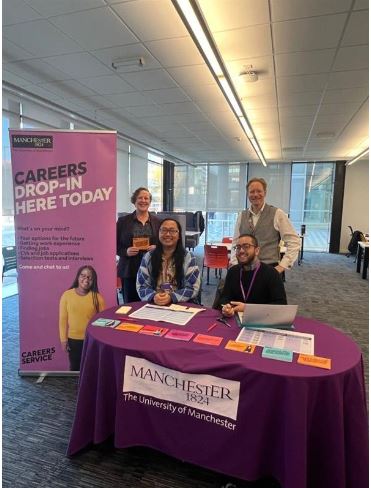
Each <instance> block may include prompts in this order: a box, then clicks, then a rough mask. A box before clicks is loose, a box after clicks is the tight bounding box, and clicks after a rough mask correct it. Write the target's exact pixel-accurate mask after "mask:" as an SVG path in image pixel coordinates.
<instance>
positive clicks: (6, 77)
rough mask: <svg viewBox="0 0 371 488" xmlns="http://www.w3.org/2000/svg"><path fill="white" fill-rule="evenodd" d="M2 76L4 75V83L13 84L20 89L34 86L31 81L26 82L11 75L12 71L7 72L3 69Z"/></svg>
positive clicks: (19, 77)
mask: <svg viewBox="0 0 371 488" xmlns="http://www.w3.org/2000/svg"><path fill="white" fill-rule="evenodd" d="M2 75H3V82H7V83H11V84H12V85H16V86H20V87H23V86H27V85H28V86H30V85H32V82H31V81H30V80H26V79H24V78H22V77H21V76H18V75H16V74H14V73H11V72H10V71H7V70H6V69H4V68H3V72H2Z"/></svg>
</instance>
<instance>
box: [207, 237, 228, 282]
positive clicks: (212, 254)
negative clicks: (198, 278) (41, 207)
mask: <svg viewBox="0 0 371 488" xmlns="http://www.w3.org/2000/svg"><path fill="white" fill-rule="evenodd" d="M228 264H229V259H228V250H227V248H226V247H225V246H213V245H212V244H205V246H204V262H203V265H202V274H203V272H204V268H205V267H206V268H207V284H208V285H209V274H210V268H213V269H215V275H216V276H217V270H219V278H221V277H222V269H228Z"/></svg>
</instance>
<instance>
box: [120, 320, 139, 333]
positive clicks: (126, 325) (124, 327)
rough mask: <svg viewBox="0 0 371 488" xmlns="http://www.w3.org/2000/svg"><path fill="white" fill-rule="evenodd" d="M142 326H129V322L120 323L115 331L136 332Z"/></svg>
mask: <svg viewBox="0 0 371 488" xmlns="http://www.w3.org/2000/svg"><path fill="white" fill-rule="evenodd" d="M142 327H143V325H138V324H130V323H129V322H125V323H123V322H121V324H119V325H118V326H117V327H115V329H117V330H126V331H127V332H138V331H139V330H140V329H141V328H142Z"/></svg>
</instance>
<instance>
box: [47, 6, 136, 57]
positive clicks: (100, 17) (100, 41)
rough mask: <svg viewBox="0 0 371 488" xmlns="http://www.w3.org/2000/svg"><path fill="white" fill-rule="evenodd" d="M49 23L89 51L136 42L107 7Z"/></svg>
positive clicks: (65, 16) (64, 16)
mask: <svg viewBox="0 0 371 488" xmlns="http://www.w3.org/2000/svg"><path fill="white" fill-rule="evenodd" d="M50 21H51V22H52V23H53V24H54V25H56V26H57V27H58V28H59V29H60V30H61V31H63V32H64V33H65V34H67V35H68V36H69V37H71V38H72V39H74V40H75V41H76V42H78V43H79V44H80V45H81V46H83V47H84V48H85V49H89V50H93V49H98V48H105V47H111V46H118V45H123V44H134V43H136V42H138V39H137V38H136V37H135V36H134V35H133V34H132V33H131V32H130V30H129V29H128V28H127V27H126V25H124V23H123V22H122V21H121V20H120V19H118V18H117V16H116V15H115V14H113V13H112V12H111V10H110V9H109V7H103V8H97V9H93V10H85V11H84V12H76V13H73V14H66V15H59V16H57V17H52V18H51V19H50Z"/></svg>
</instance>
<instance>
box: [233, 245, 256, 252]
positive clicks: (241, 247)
mask: <svg viewBox="0 0 371 488" xmlns="http://www.w3.org/2000/svg"><path fill="white" fill-rule="evenodd" d="M250 247H256V246H255V245H254V244H237V246H233V249H234V250H235V251H236V252H240V251H241V250H242V251H248V250H249V249H250Z"/></svg>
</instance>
